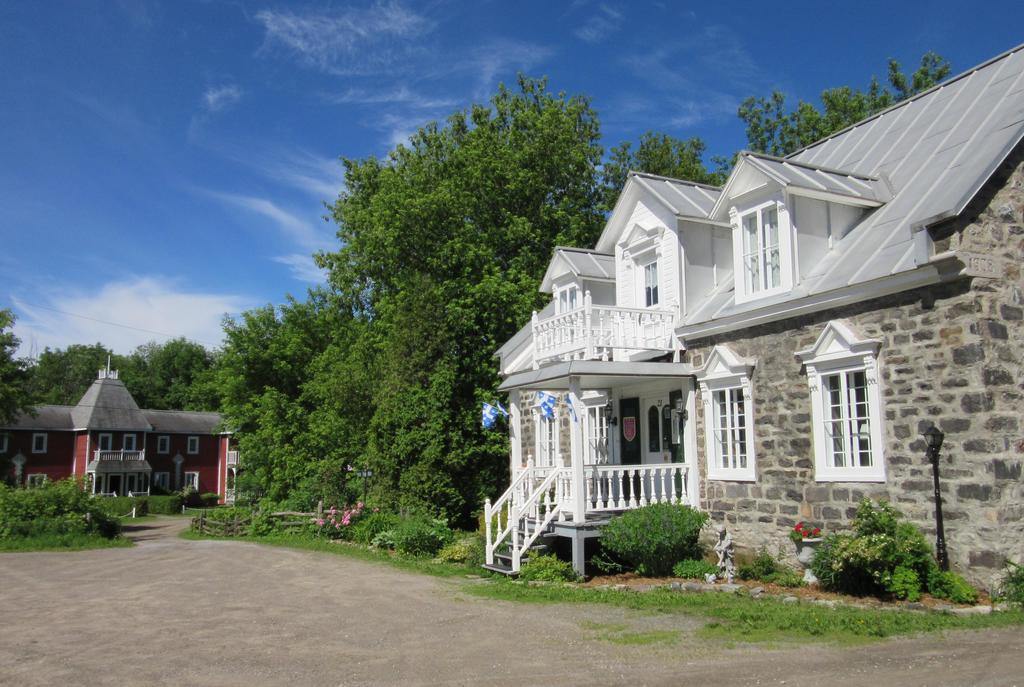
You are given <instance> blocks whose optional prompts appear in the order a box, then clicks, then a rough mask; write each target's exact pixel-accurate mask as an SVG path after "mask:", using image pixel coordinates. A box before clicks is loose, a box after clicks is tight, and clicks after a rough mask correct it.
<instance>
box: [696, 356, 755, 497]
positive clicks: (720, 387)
mask: <svg viewBox="0 0 1024 687" xmlns="http://www.w3.org/2000/svg"><path fill="white" fill-rule="evenodd" d="M755 364H756V361H755V360H753V359H750V358H741V357H739V356H738V355H736V353H735V352H734V351H733V350H732V349H731V348H730V347H729V346H725V345H718V346H715V347H714V349H713V350H712V351H711V353H710V354H708V359H707V360H706V361H705V362H704V366H703V367H702V368H701V369H700V370H698V371H697V373H696V377H697V383H698V384H699V386H700V395H701V402H702V403H703V405H704V459H705V460H706V461H707V470H708V473H707V474H708V479H710V480H721V481H730V482H755V481H757V470H756V466H757V460H756V456H755V450H754V398H753V392H752V390H751V386H750V375H751V373H752V372H753V371H754V366H755ZM735 390H739V393H740V395H741V396H742V399H743V404H742V407H743V426H742V427H740V428H738V430H739V431H740V432H742V436H743V443H744V444H745V446H746V458H747V465H746V467H743V468H741V467H725V466H723V465H721V464H719V460H720V458H721V456H720V455H719V452H718V450H717V446H716V434H717V431H716V429H717V428H716V422H717V421H718V414H717V409H716V407H715V401H714V396H715V393H716V392H723V393H724V394H725V395H726V397H728V396H729V395H730V393H731V392H734V391H735ZM731 410H732V406H731V405H730V414H731ZM734 439H735V437H733V436H730V444H731V445H732V446H733V447H735V445H736V444H735V441H733V440H734Z"/></svg>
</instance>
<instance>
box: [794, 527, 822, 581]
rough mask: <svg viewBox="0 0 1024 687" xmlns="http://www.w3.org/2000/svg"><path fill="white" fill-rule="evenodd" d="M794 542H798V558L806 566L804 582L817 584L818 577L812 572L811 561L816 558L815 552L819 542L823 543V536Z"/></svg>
mask: <svg viewBox="0 0 1024 687" xmlns="http://www.w3.org/2000/svg"><path fill="white" fill-rule="evenodd" d="M794 543H795V544H796V559H797V561H799V563H800V565H802V566H803V568H804V582H806V583H807V584H816V583H817V582H818V578H817V577H815V576H814V573H813V572H811V562H812V561H813V560H814V552H815V551H816V550H817V548H818V544H820V543H821V537H814V538H807V539H801V540H800V541H798V542H794Z"/></svg>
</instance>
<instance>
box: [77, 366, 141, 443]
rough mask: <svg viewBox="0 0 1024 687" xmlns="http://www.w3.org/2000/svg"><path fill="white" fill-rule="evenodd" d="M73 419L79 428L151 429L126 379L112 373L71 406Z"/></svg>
mask: <svg viewBox="0 0 1024 687" xmlns="http://www.w3.org/2000/svg"><path fill="white" fill-rule="evenodd" d="M71 421H72V422H73V423H74V426H75V428H76V429H82V428H87V429H117V430H138V431H142V432H148V431H150V430H151V429H152V427H150V424H149V421H148V420H146V416H145V415H143V414H142V411H141V410H139V406H138V404H136V403H135V399H134V398H132V395H131V393H129V391H128V388H127V387H126V386H125V385H124V382H122V381H121V380H120V379H112V378H110V377H106V378H103V379H97V380H96V381H94V382H93V383H92V386H90V387H89V388H88V389H87V390H86V392H85V394H84V395H83V396H82V399H81V400H80V401H79V402H78V403H77V404H76V405H75V407H74V408H72V409H71Z"/></svg>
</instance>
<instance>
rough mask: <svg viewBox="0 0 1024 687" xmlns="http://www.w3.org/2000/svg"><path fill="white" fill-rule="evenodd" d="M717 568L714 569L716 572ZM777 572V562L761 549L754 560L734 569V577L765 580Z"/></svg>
mask: <svg viewBox="0 0 1024 687" xmlns="http://www.w3.org/2000/svg"><path fill="white" fill-rule="evenodd" d="M717 570H718V568H715V571H716V572H717ZM778 571H779V562H778V561H777V560H775V557H774V556H772V555H771V554H770V553H768V552H767V551H765V550H764V549H762V550H761V551H758V553H757V555H756V556H754V559H753V560H752V561H750V562H749V563H744V564H742V565H740V566H739V567H737V568H736V577H738V578H740V579H741V580H767V578H768V577H769V576H770V575H774V574H775V573H776V572H778Z"/></svg>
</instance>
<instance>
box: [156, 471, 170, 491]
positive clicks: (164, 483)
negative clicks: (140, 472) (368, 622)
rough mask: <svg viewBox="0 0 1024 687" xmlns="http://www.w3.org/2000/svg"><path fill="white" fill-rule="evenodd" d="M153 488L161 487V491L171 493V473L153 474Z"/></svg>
mask: <svg viewBox="0 0 1024 687" xmlns="http://www.w3.org/2000/svg"><path fill="white" fill-rule="evenodd" d="M153 486H155V487H160V488H161V489H164V490H167V491H169V490H170V488H171V473H169V472H154V473H153Z"/></svg>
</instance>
